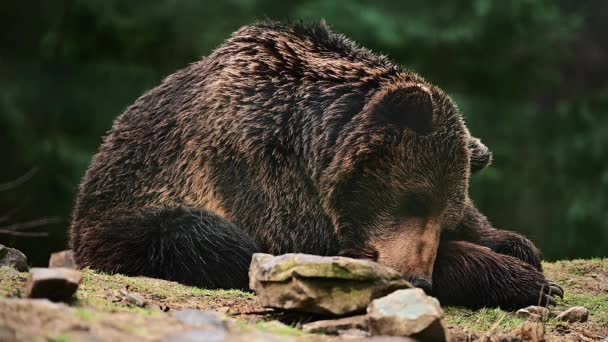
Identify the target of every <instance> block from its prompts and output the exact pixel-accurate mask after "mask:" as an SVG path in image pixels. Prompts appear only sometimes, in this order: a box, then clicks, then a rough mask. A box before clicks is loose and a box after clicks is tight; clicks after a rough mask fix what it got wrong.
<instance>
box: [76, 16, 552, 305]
mask: <svg viewBox="0 0 608 342" xmlns="http://www.w3.org/2000/svg"><path fill="white" fill-rule="evenodd" d="M490 160H491V154H490V152H489V151H488V150H487V148H486V147H485V146H484V145H482V144H481V143H480V142H479V140H477V139H475V138H473V137H472V136H471V135H470V134H469V131H468V130H467V127H466V126H465V123H464V121H463V119H462V117H461V115H460V113H459V111H458V108H457V106H456V105H455V104H454V102H452V100H451V99H450V98H449V97H448V96H447V95H446V94H444V93H443V92H442V91H441V90H440V89H439V88H437V87H435V86H434V85H432V84H430V83H428V82H426V81H425V80H424V79H423V78H422V77H420V76H418V75H417V74H415V73H413V72H411V71H407V70H405V69H403V68H402V67H400V66H397V65H395V64H393V63H391V62H390V61H389V60H388V59H387V58H385V57H382V56H378V55H376V54H373V53H371V52H370V51H368V50H366V49H363V48H360V47H358V46H357V45H356V44H355V43H353V42H352V41H350V40H349V39H347V38H345V37H344V36H342V35H339V34H335V33H333V32H331V31H330V30H329V29H328V28H327V27H326V26H325V25H324V24H320V25H306V24H301V23H296V24H281V23H276V22H261V23H258V24H255V25H252V26H247V27H244V28H242V29H240V30H239V31H237V32H236V33H234V34H233V35H232V37H231V38H230V39H228V40H227V41H226V42H225V43H224V44H223V45H221V46H220V47H219V48H217V49H216V50H215V51H214V52H213V53H211V54H210V55H209V56H207V57H205V58H204V59H202V60H201V61H199V62H196V63H194V64H192V65H190V66H189V67H187V68H185V69H183V70H180V71H178V72H176V73H175V74H173V75H171V76H169V77H167V78H166V79H165V80H164V81H163V82H162V84H161V85H160V86H158V87H156V88H154V89H152V90H150V91H149V92H147V93H146V94H144V95H143V96H142V97H141V98H140V99H138V100H137V101H136V102H135V104H133V105H132V106H131V107H129V108H128V109H127V110H126V111H125V112H124V113H123V114H122V115H121V116H120V117H119V118H118V119H117V120H116V121H115V123H114V126H113V128H112V131H111V132H110V134H109V135H108V136H107V137H106V138H105V140H104V142H103V144H102V146H101V148H100V150H99V152H98V153H97V155H95V157H94V158H93V160H92V162H91V166H90V168H89V169H88V171H87V173H86V175H85V177H84V180H83V182H82V184H81V187H80V192H79V194H78V198H77V203H76V206H75V209H74V212H73V221H72V226H71V243H72V248H73V250H74V253H75V258H76V262H77V263H78V265H80V266H83V267H86V266H90V267H91V268H93V269H97V270H100V271H104V272H110V273H122V274H126V275H144V276H150V277H159V278H164V279H168V280H174V281H178V282H181V283H184V284H188V285H195V286H200V287H206V288H246V287H247V270H248V266H249V263H250V260H251V255H252V254H253V253H255V252H265V253H271V254H282V253H308V254H317V255H344V256H350V257H355V258H367V259H371V260H376V261H378V262H380V263H382V264H385V265H388V266H390V267H393V268H394V269H396V270H398V271H399V272H401V273H402V274H403V276H404V277H406V278H407V279H409V280H411V281H412V283H413V284H414V285H416V286H418V287H421V288H423V289H425V290H426V291H427V292H430V293H432V294H433V295H435V296H436V297H438V298H439V300H440V301H441V302H442V303H443V304H447V305H450V304H453V305H464V306H468V307H472V308H478V307H486V306H488V307H496V306H500V307H502V308H508V309H515V308H519V307H523V306H526V305H531V304H538V303H539V301H540V303H541V304H551V303H554V299H553V297H552V296H553V295H560V296H561V295H562V294H563V292H562V290H561V288H560V287H559V286H558V285H557V284H555V283H553V282H551V281H549V280H547V279H545V277H544V276H543V273H542V270H541V264H540V254H539V252H538V250H537V249H536V248H535V247H534V245H533V244H532V243H531V242H530V241H529V240H527V239H526V238H524V237H522V236H520V235H518V234H516V233H512V232H507V231H503V230H497V229H495V228H493V227H492V226H491V225H490V224H489V223H488V221H487V220H486V218H485V217H484V216H483V215H481V214H480V213H479V212H478V211H477V209H476V208H475V206H474V205H473V203H472V202H471V200H470V199H469V197H468V186H469V178H470V176H471V174H472V173H474V172H478V171H480V170H481V169H483V168H484V167H486V166H487V165H488V164H489V163H490Z"/></svg>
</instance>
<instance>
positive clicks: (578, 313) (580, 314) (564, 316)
mask: <svg viewBox="0 0 608 342" xmlns="http://www.w3.org/2000/svg"><path fill="white" fill-rule="evenodd" d="M557 319H558V320H560V321H565V322H570V323H574V322H587V319H589V310H587V308H585V307H582V306H574V307H571V308H570V309H568V310H566V311H564V312H562V313H561V314H559V315H558V316H557Z"/></svg>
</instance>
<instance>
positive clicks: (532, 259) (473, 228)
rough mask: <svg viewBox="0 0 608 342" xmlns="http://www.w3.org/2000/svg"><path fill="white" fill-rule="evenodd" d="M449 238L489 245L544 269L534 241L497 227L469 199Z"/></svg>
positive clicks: (539, 268)
mask: <svg viewBox="0 0 608 342" xmlns="http://www.w3.org/2000/svg"><path fill="white" fill-rule="evenodd" d="M446 237H447V239H449V240H464V241H469V242H473V243H475V244H478V245H481V246H484V247H488V248H490V249H491V250H493V251H494V252H496V253H500V254H505V255H510V256H513V257H516V258H518V259H520V260H522V261H524V262H526V263H528V264H530V265H532V266H534V267H535V268H536V269H537V270H539V271H542V266H541V259H542V258H541V253H540V251H539V250H538V248H536V246H534V244H533V243H532V241H530V240H528V239H527V238H525V237H524V236H522V235H520V234H517V233H515V232H511V231H506V230H501V229H496V228H494V227H492V225H491V224H490V222H489V221H488V219H487V218H486V217H485V216H484V215H483V214H481V213H480V212H479V210H477V208H475V205H474V204H473V203H472V202H471V201H470V200H468V201H467V204H466V207H465V213H464V217H463V219H462V222H461V223H460V224H459V225H458V227H457V228H456V230H455V231H452V232H446Z"/></svg>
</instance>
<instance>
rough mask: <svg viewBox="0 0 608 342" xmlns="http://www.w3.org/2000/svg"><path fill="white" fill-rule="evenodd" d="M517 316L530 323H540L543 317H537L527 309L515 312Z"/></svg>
mask: <svg viewBox="0 0 608 342" xmlns="http://www.w3.org/2000/svg"><path fill="white" fill-rule="evenodd" d="M515 316H517V317H519V318H521V319H526V320H528V321H532V322H540V321H542V317H541V316H540V315H537V314H535V313H532V312H530V311H528V310H526V309H519V310H517V312H515Z"/></svg>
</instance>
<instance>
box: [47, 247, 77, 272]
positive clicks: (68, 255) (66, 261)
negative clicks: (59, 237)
mask: <svg viewBox="0 0 608 342" xmlns="http://www.w3.org/2000/svg"><path fill="white" fill-rule="evenodd" d="M55 267H64V268H71V269H76V268H78V267H77V266H76V262H75V261H74V253H73V252H72V250H65V251H61V252H56V253H52V254H51V258H50V259H49V268H55Z"/></svg>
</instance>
